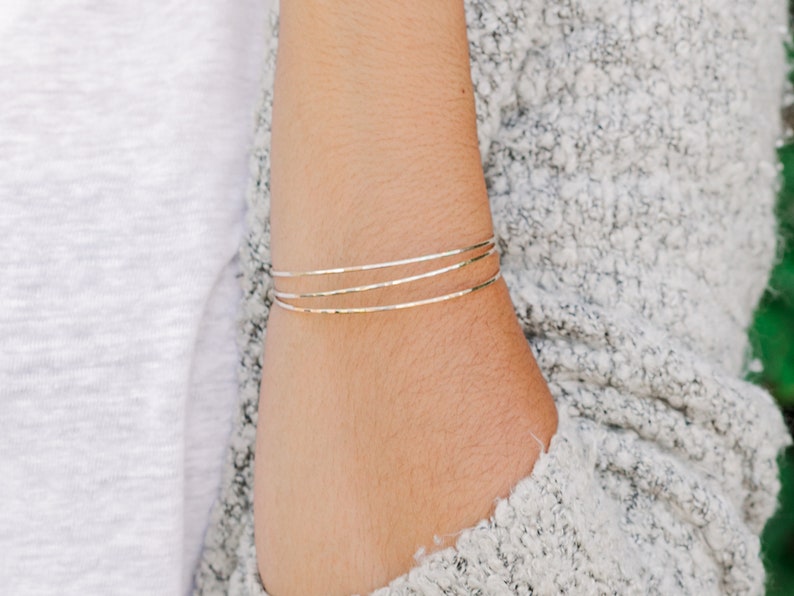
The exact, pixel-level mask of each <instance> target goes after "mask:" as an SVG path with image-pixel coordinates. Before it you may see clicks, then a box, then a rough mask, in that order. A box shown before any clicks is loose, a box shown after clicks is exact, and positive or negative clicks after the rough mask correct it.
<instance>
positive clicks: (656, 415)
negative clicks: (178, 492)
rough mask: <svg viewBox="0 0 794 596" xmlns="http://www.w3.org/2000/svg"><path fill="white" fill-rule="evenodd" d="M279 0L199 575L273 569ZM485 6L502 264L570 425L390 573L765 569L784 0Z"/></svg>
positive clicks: (240, 576) (483, 120)
mask: <svg viewBox="0 0 794 596" xmlns="http://www.w3.org/2000/svg"><path fill="white" fill-rule="evenodd" d="M277 10H278V8H277V7H276V8H274V9H273V11H272V12H271V13H270V23H269V24H270V35H271V37H270V40H269V44H268V59H267V60H266V63H267V65H266V70H265V72H264V73H263V84H262V96H261V97H262V101H261V104H260V109H259V111H258V114H257V119H256V131H257V134H256V142H255V147H254V149H253V153H252V160H251V166H252V169H251V185H250V191H249V194H248V201H249V216H248V228H249V229H248V233H247V236H246V238H245V241H244V243H243V245H242V247H241V253H240V254H241V259H242V263H243V270H244V275H243V277H242V284H243V290H244V294H245V297H244V299H243V303H242V306H241V314H240V319H239V347H240V350H241V352H242V360H241V366H240V383H241V385H240V386H241V402H240V410H239V416H238V418H237V421H236V428H235V431H234V434H233V438H232V442H231V446H230V451H229V454H228V460H227V466H226V474H225V478H224V484H223V487H222V494H221V495H220V498H219V502H218V503H217V505H216V507H215V510H214V513H213V521H212V526H211V528H210V530H209V532H208V535H207V538H206V544H205V550H204V554H203V559H202V562H201V564H200V567H199V569H198V571H197V586H198V588H197V592H196V593H197V594H202V595H209V594H227V593H228V594H232V595H243V594H245V595H258V596H263V595H264V594H266V592H265V589H264V588H263V586H262V583H261V579H260V577H259V575H258V573H257V566H256V557H255V551H254V542H253V515H252V505H251V501H252V492H253V489H252V478H253V474H252V467H253V466H252V463H253V455H254V435H255V427H256V421H257V399H258V389H259V380H260V371H261V357H262V346H263V338H264V334H265V333H266V328H267V327H266V326H267V318H268V312H269V310H270V308H271V304H272V291H273V280H272V278H271V277H270V275H269V270H270V269H269V267H270V265H269V263H270V250H269V219H268V216H269V200H270V190H269V165H270V154H269V145H270V120H271V107H272V84H273V73H274V67H275V55H276V49H277V40H278V14H277ZM466 17H467V22H468V34H469V42H470V58H471V74H472V79H473V83H474V88H475V100H476V110H477V123H478V135H479V143H480V151H481V155H482V163H483V167H484V172H485V177H486V181H487V186H488V190H489V197H490V201H491V209H492V213H493V217H494V225H495V233H496V237H497V242H498V248H499V252H500V259H501V265H502V272H503V275H504V277H505V279H506V281H507V283H508V286H509V289H510V292H511V296H512V299H513V303H514V305H515V310H516V315H517V317H518V320H519V322H520V324H521V326H522V328H523V330H524V332H525V335H526V337H527V340H528V341H529V342H530V345H531V347H532V349H533V351H534V353H535V356H536V358H537V361H538V364H539V365H540V368H541V370H542V371H543V373H544V376H545V378H546V380H547V382H548V384H549V387H550V389H551V391H552V393H553V395H554V398H555V401H556V403H557V407H558V410H559V415H560V418H559V427H558V430H557V433H556V434H555V436H554V437H553V439H552V441H551V444H550V447H549V449H548V451H547V452H545V453H542V454H541V456H540V458H539V459H538V461H537V462H536V464H535V467H534V469H533V470H532V473H531V474H530V475H529V476H527V477H525V478H523V479H521V480H520V481H519V482H518V483H517V484H515V485H514V487H513V488H512V491H511V492H510V494H509V496H507V497H506V498H498V499H497V500H496V503H497V504H496V509H495V513H494V514H493V515H492V516H491V517H490V518H488V519H483V520H481V521H480V522H479V523H477V524H476V525H474V526H471V527H468V528H465V529H462V531H461V532H460V533H459V534H458V536H457V542H456V544H455V545H454V546H450V547H448V548H446V549H444V550H440V551H436V552H433V553H430V554H426V553H425V554H423V553H419V554H418V555H417V557H416V565H415V567H414V568H413V569H411V570H410V571H409V572H407V573H405V574H404V575H402V576H400V577H396V578H394V579H393V580H392V581H391V582H390V583H389V584H388V585H385V586H382V587H381V588H379V589H378V590H376V591H375V592H373V593H374V594H377V596H386V595H397V594H427V595H441V594H457V595H464V594H488V595H502V594H504V595H507V594H525V595H526V594H557V593H566V594H606V593H610V594H615V593H617V594H666V595H669V594H698V595H705V594H760V593H762V592H763V587H764V579H765V577H764V567H763V564H762V558H761V552H760V540H759V534H760V533H761V530H762V528H763V526H764V524H765V522H766V520H767V519H768V518H769V517H770V516H771V515H772V513H773V512H774V510H775V509H776V506H777V494H778V490H779V486H780V485H779V480H778V467H777V460H776V457H777V455H778V453H779V451H780V450H781V448H783V447H784V446H786V445H788V444H789V443H790V442H791V438H790V436H789V434H788V432H787V430H786V427H785V425H784V422H783V419H782V415H781V413H780V411H779V409H778V408H777V406H776V404H775V403H774V401H773V399H772V397H771V396H770V394H769V393H768V392H767V391H765V390H764V389H762V388H760V387H758V386H755V385H753V384H751V383H749V382H747V381H745V380H743V379H744V375H745V373H746V371H747V369H748V365H749V363H748V349H747V344H748V341H747V335H746V331H747V328H748V326H749V324H750V321H751V317H752V313H753V310H754V307H755V305H756V304H757V301H758V300H759V298H760V296H761V294H762V292H763V290H764V288H765V285H766V282H767V279H768V275H769V271H770V269H771V267H772V266H773V264H774V262H775V259H776V256H777V250H778V248H779V246H780V242H779V241H778V238H777V227H776V222H775V219H774V214H773V206H774V201H775V194H776V190H777V188H778V185H779V176H778V170H777V167H776V165H775V163H776V156H775V145H776V143H777V142H778V141H779V139H780V136H781V135H782V132H783V131H782V125H781V123H780V119H779V111H780V105H781V100H782V94H783V85H784V78H785V69H786V65H785V56H784V46H783V40H784V39H785V36H786V33H787V32H786V27H785V23H786V3H785V1H783V0H762V1H761V2H755V1H751V0H736V1H734V2H724V0H699V1H695V2H693V1H692V0H669V1H665V2H661V1H656V2H654V1H642V0H641V1H629V0H604V1H602V2H585V1H581V2H580V1H579V0H467V2H466ZM529 440H530V441H531V440H532V439H529ZM529 448H534V446H532V447H529ZM306 564H307V565H311V564H312V562H311V561H306ZM274 596H277V595H274Z"/></svg>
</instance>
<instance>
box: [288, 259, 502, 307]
mask: <svg viewBox="0 0 794 596" xmlns="http://www.w3.org/2000/svg"><path fill="white" fill-rule="evenodd" d="M501 275H502V271H501V269H500V270H499V271H497V272H496V275H494V276H493V277H491V278H490V279H488V280H486V281H484V282H482V283H480V284H477V285H476V286H474V287H472V288H466V289H465V290H458V291H457V292H452V293H451V294H444V295H443V296H434V297H433V298H425V299H423V300H415V301H414V302H402V303H400V304H385V305H382V306H359V307H354V308H310V307H308V306H295V305H294V304H287V303H286V302H282V301H281V300H279V299H278V298H274V299H273V303H274V304H278V305H279V306H280V307H282V308H286V309H287V310H292V311H295V312H309V313H328V314H348V313H361V312H380V311H384V310H398V309H402V308H410V307H412V306H421V305H422V304H432V303H434V302H442V301H443V300H450V299H451V298H457V297H458V296H465V295H466V294H471V293H472V292H476V291H477V290H480V289H482V288H485V287H487V286H490V285H491V284H492V283H494V282H495V281H496V280H497V279H499V278H500V277H501Z"/></svg>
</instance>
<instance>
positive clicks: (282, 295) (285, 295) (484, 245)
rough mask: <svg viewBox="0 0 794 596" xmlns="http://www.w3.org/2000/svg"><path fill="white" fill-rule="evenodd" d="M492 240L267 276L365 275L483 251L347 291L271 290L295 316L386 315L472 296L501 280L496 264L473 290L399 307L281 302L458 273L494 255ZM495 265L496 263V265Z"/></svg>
mask: <svg viewBox="0 0 794 596" xmlns="http://www.w3.org/2000/svg"><path fill="white" fill-rule="evenodd" d="M494 238H495V237H494V236H491V237H490V238H489V239H488V240H485V241H483V242H478V243H476V244H472V245H471V246H466V247H464V248H458V249H454V250H448V251H445V252H440V253H435V254H431V255H424V256H420V257H411V258H407V259H401V260H399V261H388V262H385V263H373V264H368V265H355V266H352V267H335V268H333V269H318V270H315V271H276V270H273V271H271V275H272V276H273V277H274V278H284V277H305V276H315V275H332V274H338V273H347V272H350V271H368V270H372V269H382V268H386V267H396V266H399V265H407V264H409V263H419V262H423V261H429V260H432V259H441V258H444V257H449V256H452V255H456V254H463V253H467V252H471V251H474V250H477V249H487V250H485V252H482V253H480V254H477V255H476V256H473V257H469V258H467V259H465V260H463V261H459V262H457V263H454V264H452V265H448V266H446V267H441V268H439V269H433V270H432V271H427V272H425V273H419V274H417V275H411V276H409V277H401V278H398V279H392V280H388V281H383V282H378V283H372V284H367V285H362V286H354V287H347V288H339V289H336V290H325V291H321V292H306V293H291V292H282V291H279V290H278V289H275V292H274V296H275V298H274V303H275V304H278V305H279V306H280V307H282V308H284V309H287V310H292V311H296V312H307V313H329V314H344V313H363V312H378V311H386V310H397V309H402V308H410V307H412V306H420V305H423V304H432V303H434V302H442V301H444V300H450V299H452V298H457V297H459V296H465V295H466V294H471V293H472V292H476V291H477V290H480V289H482V288H485V287H487V286H489V285H491V284H492V283H494V282H495V281H496V280H497V279H499V277H500V276H501V274H502V272H501V269H500V267H499V265H498V264H497V270H496V274H494V275H492V276H491V277H490V278H488V279H487V280H485V281H483V282H480V283H478V284H476V285H475V286H472V287H468V288H465V289H463V290H458V291H456V292H452V293H450V294H444V295H442V296H434V297H432V298H425V299H422V300H415V301H413V302H402V303H399V304H387V305H378V306H361V307H354V308H311V307H304V306H296V305H294V304H289V303H287V302H284V299H291V298H320V297H325V296H336V295H341V294H350V293H352V292H365V291H368V290H374V289H377V288H386V287H390V286H396V285H400V284H404V283H408V282H412V281H416V280H420V279H426V278H429V277H434V276H436V275H441V274H443V273H447V272H449V271H454V270H456V269H461V268H462V267H466V266H467V265H470V264H472V263H476V262H477V261H480V260H482V259H485V258H486V257H488V256H489V255H492V254H494V253H495V252H496V246H495V244H494ZM497 263H498V262H497Z"/></svg>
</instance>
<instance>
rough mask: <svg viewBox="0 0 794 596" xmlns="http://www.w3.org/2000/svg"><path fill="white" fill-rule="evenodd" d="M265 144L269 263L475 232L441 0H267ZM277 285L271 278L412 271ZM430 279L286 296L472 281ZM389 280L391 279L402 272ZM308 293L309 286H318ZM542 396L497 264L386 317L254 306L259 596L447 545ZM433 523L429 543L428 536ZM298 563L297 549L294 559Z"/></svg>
mask: <svg viewBox="0 0 794 596" xmlns="http://www.w3.org/2000/svg"><path fill="white" fill-rule="evenodd" d="M280 15H281V20H280V31H279V53H278V59H277V68H276V80H275V87H274V93H275V96H274V104H273V121H272V145H271V191H272V196H271V212H270V218H271V248H272V258H273V264H274V268H276V269H282V270H305V269H318V268H326V267H333V266H343V265H351V264H360V263H372V262H378V261H387V260H393V259H398V258H404V257H407V256H416V255H421V254H427V253H433V252H438V251H442V250H447V249H451V248H457V247H462V246H466V245H468V244H473V243H475V242H478V241H481V240H484V239H487V238H488V237H489V236H490V235H491V234H492V232H493V225H492V220H491V213H490V207H489V203H488V196H487V193H486V189H485V181H484V178H483V172H482V166H481V160H480V155H479V151H478V147H477V134H476V121H475V112H474V96H473V90H472V85H471V78H470V70H469V69H470V64H469V56H468V45H467V37H466V24H465V18H464V12H463V3H462V1H458V0H455V1H452V0H401V1H400V2H396V1H387V0H383V1H381V2H372V1H371V0H347V1H346V2H338V1H336V0H334V1H329V0H324V1H321V0H282V2H281V7H280ZM457 260H460V257H452V258H448V259H445V260H444V261H433V262H431V263H430V264H429V265H428V264H424V265H422V266H420V265H414V266H413V267H403V268H400V269H399V270H396V269H392V270H385V271H383V270H381V271H380V272H375V271H373V272H368V274H366V275H365V274H361V273H359V274H358V276H357V277H353V275H354V274H345V275H349V276H351V277H344V278H341V277H340V278H338V279H336V278H324V279H321V280H316V279H315V280H306V279H301V280H295V279H278V281H277V287H278V288H279V289H281V290H285V291H299V292H304V291H312V290H318V289H325V288H329V287H342V286H346V285H357V284H361V283H372V282H376V281H381V280H385V279H390V278H394V277H398V276H404V275H410V274H413V273H418V272H420V271H427V270H429V269H432V268H436V267H440V266H442V265H446V264H451V263H453V262H456V261H457ZM497 266H498V255H491V256H490V257H487V258H486V259H484V260H482V261H480V262H478V263H475V264H472V265H470V266H468V267H465V268H463V269H460V270H458V271H455V272H454V273H448V274H445V275H443V276H440V277H435V278H431V279H429V280H423V281H421V282H415V283H412V284H408V285H406V286H397V287H393V288H389V289H386V290H377V291H376V292H377V293H376V292H373V293H371V294H370V295H369V296H365V295H364V294H363V293H359V294H353V295H347V296H339V297H332V298H323V299H314V301H312V299H302V300H291V302H293V303H294V304H303V305H308V306H331V305H332V304H333V305H340V306H356V305H367V304H374V303H377V304H389V303H395V302H402V301H406V300H418V299H421V298H425V297H429V296H436V295H440V294H445V293H448V292H452V291H455V290H458V289H462V288H465V287H470V286H472V285H475V284H476V283H478V282H480V281H484V280H486V279H488V278H489V277H490V276H491V275H492V274H493V273H495V271H496V269H497ZM409 286H410V287H409ZM321 300H324V301H325V302H322V303H321V302H320V301H321ZM556 429H557V410H556V407H555V405H554V401H553V399H552V397H551V395H550V393H549V390H548V387H547V385H546V382H545V380H544V378H543V375H542V374H541V372H540V370H539V369H538V367H537V364H536V362H535V359H534V357H533V355H532V351H531V349H530V347H529V344H528V342H527V340H526V338H525V337H524V335H523V333H522V330H521V327H520V325H519V323H518V320H517V319H516V316H515V311H514V308H513V305H512V303H511V301H510V297H509V294H508V290H507V286H506V285H505V282H504V281H503V280H502V279H500V280H498V281H497V282H496V283H494V284H492V285H490V286H488V287H486V288H484V289H482V290H480V291H477V292H475V293H473V294H470V295H467V296H463V297H459V298H455V299H453V300H449V301H446V302H441V303H437V304H430V305H424V306H419V307H416V308H410V309H405V310H399V311H392V312H380V313H365V314H355V315H338V314H337V315H318V314H306V313H295V312H289V311H286V310H282V309H280V308H278V307H277V306H274V307H273V309H272V310H271V312H270V315H269V319H268V329H267V335H266V340H265V354H264V360H263V376H262V385H261V395H260V403H259V422H258V434H257V443H256V463H255V490H254V521H255V524H254V525H255V540H256V550H257V561H258V567H259V571H260V574H261V576H262V580H263V583H264V585H265V587H266V588H267V590H268V591H269V592H270V594H272V596H292V595H301V596H311V595H315V594H316V595H319V594H323V595H344V594H352V593H367V592H369V591H371V590H373V589H376V588H378V587H382V586H385V585H386V584H388V582H389V581H391V580H392V579H394V578H396V577H398V576H399V575H401V574H403V573H405V572H406V571H408V570H409V569H411V568H412V567H413V566H415V564H416V561H415V560H414V558H413V555H414V553H416V551H417V550H418V549H419V548H420V547H424V548H425V549H426V550H427V551H428V552H432V551H435V550H438V549H440V548H443V547H446V546H450V545H452V544H454V541H455V539H456V538H457V533H459V532H460V531H461V530H463V529H465V528H467V527H470V526H472V525H474V524H476V523H477V522H478V521H479V520H481V519H483V518H486V517H488V516H490V515H491V514H492V513H493V506H494V500H495V499H496V498H497V497H506V496H507V495H508V494H509V492H510V489H511V488H512V487H513V486H514V485H515V484H516V482H517V481H518V480H520V479H521V478H523V477H525V476H527V475H528V474H530V473H531V471H532V468H533V466H534V463H535V461H536V460H537V457H538V455H539V453H540V446H539V445H538V443H537V442H536V440H535V439H534V438H533V437H532V434H531V433H534V434H535V435H536V436H537V437H539V438H540V439H541V441H542V442H543V443H544V445H545V446H546V448H547V447H548V445H549V442H550V440H551V438H552V436H553V435H554V433H555V432H556ZM435 535H439V536H440V537H441V538H442V541H441V544H436V543H435V542H434V540H433V538H434V536H435ZM307 561H311V562H312V564H311V565H307V563H306V562H307Z"/></svg>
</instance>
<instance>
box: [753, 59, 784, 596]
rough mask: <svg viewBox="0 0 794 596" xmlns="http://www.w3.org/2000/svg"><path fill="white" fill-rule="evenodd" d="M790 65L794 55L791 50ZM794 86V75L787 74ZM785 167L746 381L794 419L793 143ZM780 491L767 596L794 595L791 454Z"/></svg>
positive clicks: (769, 537) (765, 545) (765, 543)
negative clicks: (775, 257)
mask: <svg viewBox="0 0 794 596" xmlns="http://www.w3.org/2000/svg"><path fill="white" fill-rule="evenodd" d="M788 52H789V61H790V62H791V63H792V64H794V52H793V51H792V47H791V46H789V48H788ZM789 80H790V81H791V82H792V83H794V71H792V72H790V73H789ZM778 157H779V158H780V161H781V163H782V164H783V180H782V185H781V191H780V196H779V197H778V205H777V216H778V223H779V237H780V240H781V245H780V247H781V259H780V261H779V263H778V264H777V265H776V267H775V268H774V270H773V271H772V274H771V276H770V280H769V285H768V288H767V291H766V292H765V294H764V296H763V298H762V299H761V302H760V303H759V305H758V308H757V310H756V313H755V319H754V324H753V327H752V328H751V329H750V332H749V335H750V341H751V345H752V346H753V351H754V355H755V357H757V358H760V359H761V361H762V363H763V371H761V372H759V373H752V374H750V375H749V376H748V379H749V380H751V381H753V382H755V383H758V384H760V385H762V386H764V387H766V388H767V389H769V391H770V392H771V393H772V394H773V395H774V396H775V397H776V398H777V400H778V403H779V404H780V405H781V407H782V408H783V409H784V411H786V413H787V414H788V417H789V419H790V418H791V415H792V414H794V143H789V144H787V145H785V146H783V147H781V148H780V149H779V150H778ZM779 464H780V478H781V481H782V484H783V488H782V490H781V493H780V507H779V509H778V511H777V513H776V514H775V515H774V517H773V518H772V519H771V520H770V521H769V523H768V524H767V526H766V528H765V529H764V533H763V535H762V537H761V539H762V550H763V556H764V563H765V565H766V569H767V594H768V595H773V596H778V595H780V596H791V595H794V449H788V450H787V451H786V452H785V453H782V454H781V456H780V459H779Z"/></svg>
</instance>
